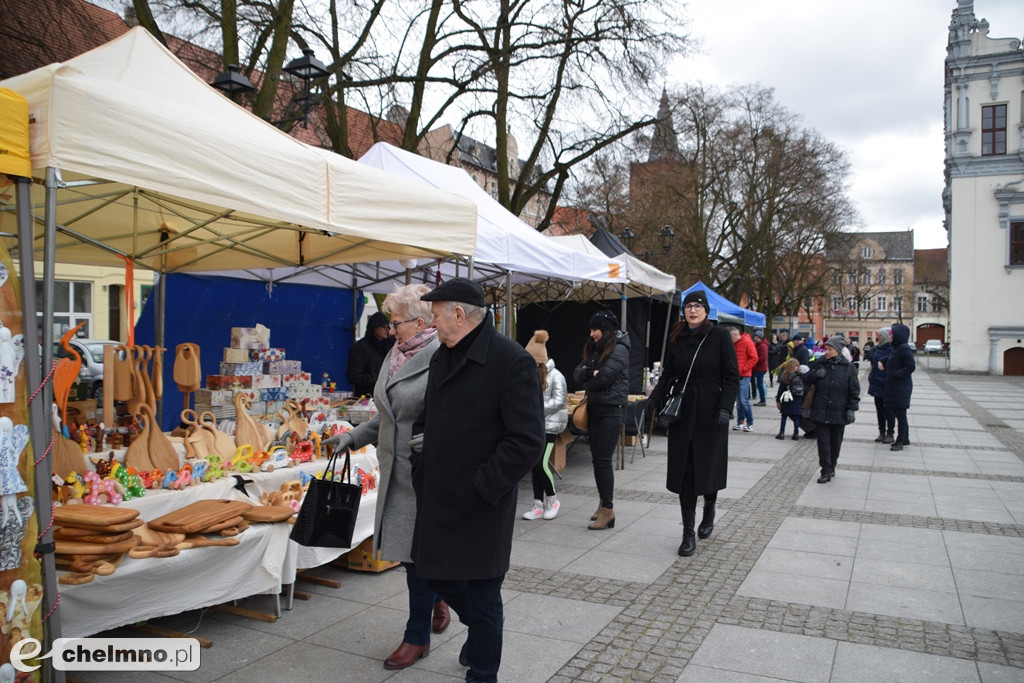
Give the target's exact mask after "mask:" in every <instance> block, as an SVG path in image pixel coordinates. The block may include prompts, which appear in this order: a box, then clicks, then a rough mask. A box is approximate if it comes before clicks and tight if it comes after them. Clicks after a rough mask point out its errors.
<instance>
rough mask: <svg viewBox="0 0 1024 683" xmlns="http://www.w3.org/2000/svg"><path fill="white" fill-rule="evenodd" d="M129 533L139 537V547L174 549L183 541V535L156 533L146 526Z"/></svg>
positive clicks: (165, 532) (166, 532)
mask: <svg viewBox="0 0 1024 683" xmlns="http://www.w3.org/2000/svg"><path fill="white" fill-rule="evenodd" d="M131 533H133V534H135V535H136V536H138V537H139V545H144V546H156V547H158V548H160V547H164V546H167V547H172V548H173V547H174V546H176V545H178V544H179V543H181V542H182V541H184V540H185V534H182V533H171V532H168V531H157V530H156V529H151V528H150V526H149V525H148V524H143V525H142V526H140V527H137V528H135V529H132V531H131Z"/></svg>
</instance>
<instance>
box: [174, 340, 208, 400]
mask: <svg viewBox="0 0 1024 683" xmlns="http://www.w3.org/2000/svg"><path fill="white" fill-rule="evenodd" d="M172 372H173V375H174V383H175V384H177V385H178V391H180V392H181V393H183V394H190V393H192V392H194V391H195V390H196V389H198V388H199V387H200V386H201V383H202V376H203V372H202V370H201V369H200V367H199V345H198V344H189V343H186V344H178V346H177V347H175V349H174V369H173V371H172Z"/></svg>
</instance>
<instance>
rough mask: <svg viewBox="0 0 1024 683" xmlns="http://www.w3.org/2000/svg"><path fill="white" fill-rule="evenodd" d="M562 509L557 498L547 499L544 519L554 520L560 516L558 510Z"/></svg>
mask: <svg viewBox="0 0 1024 683" xmlns="http://www.w3.org/2000/svg"><path fill="white" fill-rule="evenodd" d="M560 507H562V505H561V504H560V503H559V502H558V499H557V498H546V499H545V500H544V515H543V517H544V519H554V518H555V517H556V516H558V508H560ZM531 512H532V511H531Z"/></svg>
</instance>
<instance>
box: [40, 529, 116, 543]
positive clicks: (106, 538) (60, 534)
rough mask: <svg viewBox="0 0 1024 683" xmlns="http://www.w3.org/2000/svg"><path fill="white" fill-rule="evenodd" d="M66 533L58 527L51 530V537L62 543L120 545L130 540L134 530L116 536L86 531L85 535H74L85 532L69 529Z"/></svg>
mask: <svg viewBox="0 0 1024 683" xmlns="http://www.w3.org/2000/svg"><path fill="white" fill-rule="evenodd" d="M68 531H69V532H70V533H68V532H65V529H64V527H58V528H56V529H54V530H53V537H54V538H59V539H61V540H63V541H82V542H83V543H120V542H121V541H127V540H128V539H130V538H131V537H132V533H133V531H134V530H129V531H122V532H119V533H116V534H99V533H96V532H95V531H88V532H87V533H85V534H79V533H75V532H78V531H85V530H84V529H69V530H68Z"/></svg>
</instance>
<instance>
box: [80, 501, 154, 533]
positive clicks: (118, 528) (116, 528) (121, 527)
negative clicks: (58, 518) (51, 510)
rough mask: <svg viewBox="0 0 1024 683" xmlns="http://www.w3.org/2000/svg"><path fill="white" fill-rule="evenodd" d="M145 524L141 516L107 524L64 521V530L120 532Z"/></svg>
mask: <svg viewBox="0 0 1024 683" xmlns="http://www.w3.org/2000/svg"><path fill="white" fill-rule="evenodd" d="M73 507H77V506H73ZM90 507H92V506H90ZM143 524H145V522H143V521H142V520H141V519H139V518H135V519H133V520H130V521H128V522H122V523H120V524H106V525H102V524H84V523H77V522H76V523H75V524H69V523H67V522H65V523H64V530H65V531H68V530H69V529H80V530H82V531H88V532H89V533H90V534H115V533H118V534H119V533H121V532H122V531H131V530H132V529H134V528H135V527H140V526H142V525H143Z"/></svg>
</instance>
